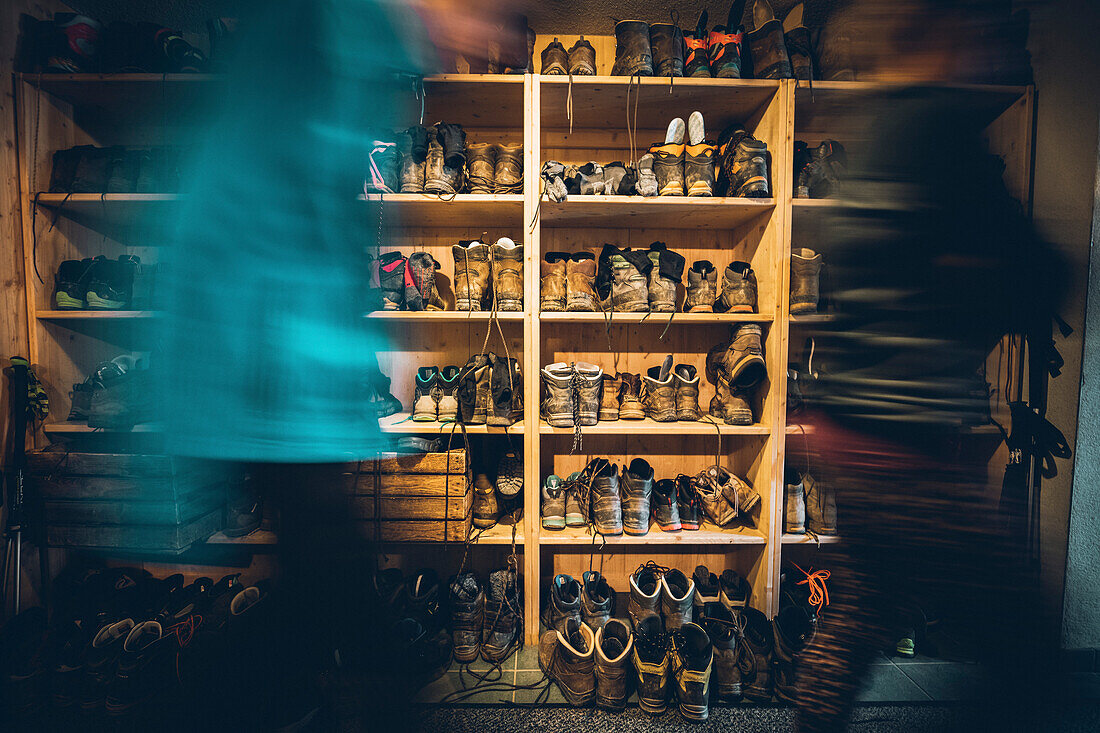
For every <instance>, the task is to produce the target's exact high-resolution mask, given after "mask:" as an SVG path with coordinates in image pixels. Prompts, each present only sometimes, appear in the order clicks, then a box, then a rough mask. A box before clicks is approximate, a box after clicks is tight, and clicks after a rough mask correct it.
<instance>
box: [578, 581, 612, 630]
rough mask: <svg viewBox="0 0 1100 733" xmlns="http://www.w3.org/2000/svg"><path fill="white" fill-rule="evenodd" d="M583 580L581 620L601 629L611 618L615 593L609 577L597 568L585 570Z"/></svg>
mask: <svg viewBox="0 0 1100 733" xmlns="http://www.w3.org/2000/svg"><path fill="white" fill-rule="evenodd" d="M581 580H582V581H583V583H582V584H581V620H583V621H584V622H585V623H586V624H588V625H589V626H590V627H592V628H593V629H596V630H599V629H601V628H603V626H604V625H605V624H606V623H607V622H608V620H609V619H610V618H611V604H612V602H613V601H614V594H613V593H612V592H611V586H610V585H608V584H607V579H606V578H604V577H603V575H601V574H600V573H598V572H596V571H595V570H585V571H584V573H583V574H582V575H581Z"/></svg>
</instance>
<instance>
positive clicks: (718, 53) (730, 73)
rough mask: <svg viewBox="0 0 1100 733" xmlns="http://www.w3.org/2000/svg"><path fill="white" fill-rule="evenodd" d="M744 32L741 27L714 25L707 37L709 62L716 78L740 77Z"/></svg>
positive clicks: (711, 72) (712, 74) (712, 73)
mask: <svg viewBox="0 0 1100 733" xmlns="http://www.w3.org/2000/svg"><path fill="white" fill-rule="evenodd" d="M743 42H744V33H743V31H742V30H741V28H740V27H734V28H729V27H728V26H724V25H716V26H714V30H712V31H711V32H710V35H709V36H708V37H707V63H708V64H709V65H710V76H713V77H714V78H715V79H740V78H741V66H742V64H741V58H742V56H743V53H742V44H743Z"/></svg>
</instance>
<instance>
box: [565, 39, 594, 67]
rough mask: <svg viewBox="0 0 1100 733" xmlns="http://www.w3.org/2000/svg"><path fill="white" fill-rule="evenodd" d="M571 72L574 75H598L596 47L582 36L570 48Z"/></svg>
mask: <svg viewBox="0 0 1100 733" xmlns="http://www.w3.org/2000/svg"><path fill="white" fill-rule="evenodd" d="M569 73H570V74H572V75H573V76H595V75H596V49H594V48H592V44H591V43H589V42H588V41H586V40H584V36H581V37H580V38H579V39H578V40H577V42H576V43H574V44H573V47H572V48H570V49H569Z"/></svg>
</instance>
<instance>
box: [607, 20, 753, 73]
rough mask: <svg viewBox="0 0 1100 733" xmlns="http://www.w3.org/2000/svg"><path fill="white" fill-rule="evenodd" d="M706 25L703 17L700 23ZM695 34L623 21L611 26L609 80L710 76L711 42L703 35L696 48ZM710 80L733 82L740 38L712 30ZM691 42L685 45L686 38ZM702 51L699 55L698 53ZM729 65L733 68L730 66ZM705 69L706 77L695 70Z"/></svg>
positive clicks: (668, 26)
mask: <svg viewBox="0 0 1100 733" xmlns="http://www.w3.org/2000/svg"><path fill="white" fill-rule="evenodd" d="M700 24H701V25H702V26H705V25H706V14H705V13H704V14H703V17H702V18H701V19H700ZM698 35H699V33H698V29H697V30H696V32H695V33H691V32H685V31H683V30H681V28H680V27H679V26H678V25H676V24H674V23H653V24H650V23H646V22H645V21H641V20H623V21H619V22H618V23H616V24H615V63H614V66H613V67H612V69H611V74H612V76H685V75H686V76H711V73H710V61H709V59H708V48H710V46H711V38H710V37H709V36H705V35H704V42H703V45H702V46H700V44H699V42H698V40H697V37H698ZM712 35H714V38H713V47H714V51H713V53H714V69H715V73H714V76H722V77H729V78H737V77H739V76H740V75H741V74H740V59H741V54H740V50H739V49H740V43H741V39H740V37H739V36H738V37H736V38H734V37H731V36H729V34H724V33H723V34H718V28H717V27H716V28H715V34H712ZM689 36H690V38H691V41H690V42H689V41H688V38H689ZM700 50H701V51H702V53H701V54H699V51H700ZM731 61H735V62H736V65H735V66H731ZM700 65H702V66H704V67H705V68H707V73H706V74H701V73H700V72H699V66H700Z"/></svg>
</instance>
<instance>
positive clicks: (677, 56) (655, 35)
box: [649, 23, 684, 76]
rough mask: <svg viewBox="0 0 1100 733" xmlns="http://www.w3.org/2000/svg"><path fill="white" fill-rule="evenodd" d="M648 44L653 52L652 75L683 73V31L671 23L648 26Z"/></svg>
mask: <svg viewBox="0 0 1100 733" xmlns="http://www.w3.org/2000/svg"><path fill="white" fill-rule="evenodd" d="M649 46H650V50H651V51H652V52H653V75H654V76H683V75H684V32H683V31H682V30H680V26H678V25H673V24H672V23H653V24H651V25H650V26H649Z"/></svg>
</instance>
